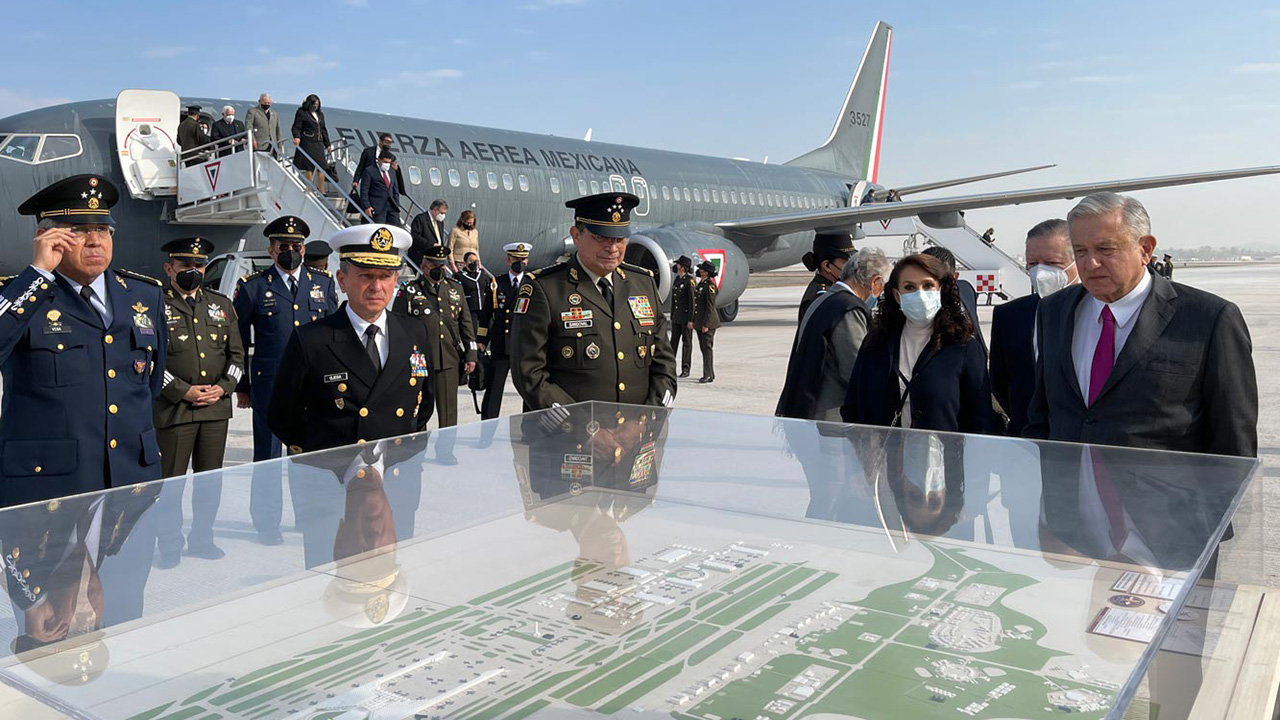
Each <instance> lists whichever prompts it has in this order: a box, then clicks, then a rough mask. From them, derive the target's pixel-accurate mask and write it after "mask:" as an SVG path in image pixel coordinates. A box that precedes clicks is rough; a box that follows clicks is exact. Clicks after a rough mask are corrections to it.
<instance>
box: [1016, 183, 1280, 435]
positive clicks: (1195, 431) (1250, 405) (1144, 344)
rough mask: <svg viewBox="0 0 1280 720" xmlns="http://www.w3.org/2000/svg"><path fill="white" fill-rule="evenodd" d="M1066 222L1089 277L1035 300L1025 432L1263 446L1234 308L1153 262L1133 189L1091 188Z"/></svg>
mask: <svg viewBox="0 0 1280 720" xmlns="http://www.w3.org/2000/svg"><path fill="white" fill-rule="evenodd" d="M1067 223H1068V225H1069V230H1070V234H1071V244H1072V247H1073V249H1074V252H1075V258H1076V263H1077V267H1078V269H1079V272H1080V279H1081V282H1082V286H1081V287H1072V288H1068V289H1067V290H1064V291H1063V292H1058V293H1054V294H1053V295H1051V296H1049V297H1047V298H1044V299H1043V300H1042V301H1041V303H1040V313H1039V339H1038V341H1037V346H1038V348H1039V360H1038V361H1037V366H1036V368H1037V371H1036V388H1035V394H1034V396H1033V398H1032V401H1031V408H1030V411H1029V413H1028V417H1029V419H1028V425H1027V429H1026V435H1027V437H1033V438H1047V439H1050V440H1066V441H1070V442H1087V443H1095V444H1103V445H1121V446H1127V447H1139V448H1154V449H1160V450H1178V451H1184V452H1199V453H1213V454H1219V455H1239V456H1246V457H1253V456H1256V455H1257V451H1258V433H1257V423H1258V387H1257V380H1256V377H1255V375H1254V367H1253V345H1252V342H1251V340H1250V338H1249V330H1248V328H1247V327H1246V325H1245V322H1244V317H1243V316H1242V315H1241V314H1240V310H1239V308H1237V307H1236V306H1235V305H1234V304H1232V303H1230V302H1227V301H1226V300H1223V299H1222V298H1220V297H1217V296H1216V295H1212V294H1210V293H1207V292H1204V291H1202V290H1197V289H1195V288H1192V287H1188V286H1186V285H1182V284H1180V283H1174V282H1171V281H1169V280H1167V279H1165V278H1164V277H1160V276H1158V275H1154V274H1152V273H1150V272H1149V271H1148V270H1147V269H1146V265H1147V262H1148V261H1149V260H1150V258H1151V254H1152V252H1153V251H1154V250H1155V247H1156V239H1155V238H1154V237H1152V235H1151V222H1150V219H1149V218H1148V216H1147V212H1146V209H1145V208H1143V207H1142V204H1141V203H1139V202H1138V201H1136V200H1134V199H1132V198H1128V197H1124V196H1122V195H1116V194H1114V193H1097V194H1094V195H1090V196H1088V197H1086V198H1085V199H1084V200H1081V201H1080V203H1079V204H1078V205H1076V207H1075V208H1073V209H1072V210H1071V212H1070V214H1068V215H1067Z"/></svg>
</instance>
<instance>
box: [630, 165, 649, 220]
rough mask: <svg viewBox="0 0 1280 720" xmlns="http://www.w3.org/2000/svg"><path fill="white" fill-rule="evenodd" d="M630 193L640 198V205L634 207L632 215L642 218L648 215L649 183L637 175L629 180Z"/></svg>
mask: <svg viewBox="0 0 1280 720" xmlns="http://www.w3.org/2000/svg"><path fill="white" fill-rule="evenodd" d="M631 192H633V193H635V196H636V197H638V198H640V204H639V205H637V206H636V209H635V212H634V213H633V214H635V215H637V216H639V217H644V216H645V215H648V214H649V183H647V182H645V180H644V178H642V177H640V176H639V175H637V176H635V177H633V178H631Z"/></svg>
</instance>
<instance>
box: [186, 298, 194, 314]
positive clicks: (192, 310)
mask: <svg viewBox="0 0 1280 720" xmlns="http://www.w3.org/2000/svg"><path fill="white" fill-rule="evenodd" d="M186 301H187V305H189V306H191V312H195V311H196V296H195V295H188V296H187V297H186Z"/></svg>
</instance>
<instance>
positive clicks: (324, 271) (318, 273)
mask: <svg viewBox="0 0 1280 720" xmlns="http://www.w3.org/2000/svg"><path fill="white" fill-rule="evenodd" d="M311 272H312V274H315V275H323V276H325V277H327V278H332V277H333V273H331V272H329V271H328V270H312V271H311Z"/></svg>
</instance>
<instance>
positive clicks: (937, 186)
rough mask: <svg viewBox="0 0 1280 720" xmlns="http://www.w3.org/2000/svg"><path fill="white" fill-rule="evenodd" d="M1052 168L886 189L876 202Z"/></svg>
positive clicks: (1038, 167) (1026, 169) (1022, 169)
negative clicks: (894, 196)
mask: <svg viewBox="0 0 1280 720" xmlns="http://www.w3.org/2000/svg"><path fill="white" fill-rule="evenodd" d="M1051 167H1057V165H1036V166H1035V167H1029V168H1018V169H1017V170H1005V171H1003V172H994V173H987V174H986V175H970V176H969V177H962V178H955V179H954V180H938V181H935V182H929V183H920V184H919V185H901V186H898V187H894V188H886V189H885V190H883V191H880V192H877V193H876V200H884V199H885V198H886V197H888V196H889V192H890V190H892V191H893V192H896V193H898V194H899V195H910V194H912V193H919V192H928V191H929V190H941V189H942V188H948V187H954V186H956V185H967V184H969V183H976V182H982V181H983V180H993V179H995V178H1002V177H1008V176H1010V175H1021V174H1022V173H1029V172H1035V171H1036V170H1044V169H1047V168H1051Z"/></svg>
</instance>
